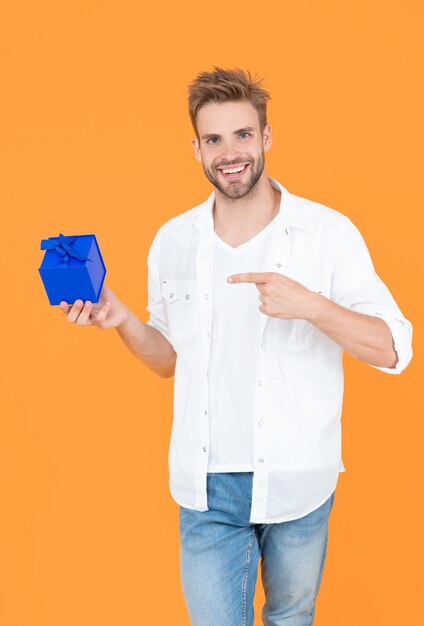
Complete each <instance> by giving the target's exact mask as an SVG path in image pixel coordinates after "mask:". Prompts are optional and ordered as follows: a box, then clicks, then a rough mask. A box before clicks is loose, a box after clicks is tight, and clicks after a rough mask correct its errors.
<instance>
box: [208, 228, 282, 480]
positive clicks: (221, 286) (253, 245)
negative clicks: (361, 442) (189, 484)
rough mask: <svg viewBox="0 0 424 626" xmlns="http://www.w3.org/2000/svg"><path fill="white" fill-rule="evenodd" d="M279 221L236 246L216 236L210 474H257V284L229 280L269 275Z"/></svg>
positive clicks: (211, 360)
mask: <svg viewBox="0 0 424 626" xmlns="http://www.w3.org/2000/svg"><path fill="white" fill-rule="evenodd" d="M276 223H277V221H276V219H275V218H273V219H272V220H271V222H269V224H267V225H266V226H265V228H263V229H262V230H261V231H259V232H258V233H257V234H256V235H255V236H254V237H253V238H251V239H249V240H248V241H246V242H244V243H242V244H241V245H240V246H237V247H236V248H233V247H232V246H230V245H229V244H227V243H226V242H225V241H223V240H222V239H221V238H220V237H218V235H217V234H216V233H215V231H214V232H213V239H214V281H213V289H214V293H213V303H214V307H213V319H212V344H211V355H210V367H209V417H210V422H209V424H210V452H209V463H208V472H253V470H254V434H253V433H254V430H253V429H254V416H255V407H254V402H255V393H254V392H255V381H256V376H257V365H258V352H259V337H260V332H259V331H260V315H261V312H260V311H259V305H260V304H261V301H260V300H259V291H258V288H257V287H256V285H255V284H254V283H237V284H231V283H228V282H227V277H228V276H230V275H231V274H239V273H243V272H265V271H269V267H266V265H265V263H266V256H267V255H266V251H267V246H269V245H270V239H269V238H270V235H271V233H272V231H273V228H274V227H275V225H276Z"/></svg>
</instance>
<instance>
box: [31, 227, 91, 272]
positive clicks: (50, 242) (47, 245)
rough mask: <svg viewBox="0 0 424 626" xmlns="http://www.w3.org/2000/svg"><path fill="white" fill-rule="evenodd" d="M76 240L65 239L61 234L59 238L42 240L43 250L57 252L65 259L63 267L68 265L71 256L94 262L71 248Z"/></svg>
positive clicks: (73, 238)
mask: <svg viewBox="0 0 424 626" xmlns="http://www.w3.org/2000/svg"><path fill="white" fill-rule="evenodd" d="M75 239H76V237H65V235H62V233H59V237H52V238H51V239H42V240H41V250H55V251H56V252H57V253H58V254H60V255H61V256H62V257H63V258H62V260H61V263H60V264H61V265H68V262H69V258H70V257H71V256H73V257H74V258H75V259H79V260H80V261H92V259H89V258H88V257H87V256H84V255H83V254H81V253H80V252H77V251H76V250H73V249H72V248H71V243H72V242H73V241H75Z"/></svg>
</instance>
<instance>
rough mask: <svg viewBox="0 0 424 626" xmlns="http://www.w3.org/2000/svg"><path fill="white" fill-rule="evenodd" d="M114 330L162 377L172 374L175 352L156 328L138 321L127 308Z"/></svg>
mask: <svg viewBox="0 0 424 626" xmlns="http://www.w3.org/2000/svg"><path fill="white" fill-rule="evenodd" d="M116 330H117V331H118V334H119V336H120V337H121V339H122V341H123V342H124V343H125V345H126V346H127V348H128V349H129V350H130V351H131V352H132V353H133V354H134V355H135V356H136V357H137V358H138V359H140V361H142V362H143V363H144V364H145V365H147V367H148V368H149V369H151V370H153V371H154V372H155V373H156V374H158V375H159V376H161V377H162V378H168V377H170V376H172V375H173V373H174V369H175V361H176V353H175V350H174V348H173V347H172V345H171V344H170V343H169V341H168V340H167V339H166V337H164V336H163V335H162V333H160V332H159V331H158V330H156V328H153V327H152V326H149V325H148V324H145V323H143V322H140V320H138V319H137V318H136V316H135V315H134V314H133V313H131V311H130V310H129V309H128V317H127V319H126V320H125V322H123V323H122V324H120V325H119V326H117V328H116Z"/></svg>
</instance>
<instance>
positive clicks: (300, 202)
mask: <svg viewBox="0 0 424 626" xmlns="http://www.w3.org/2000/svg"><path fill="white" fill-rule="evenodd" d="M292 197H293V198H294V200H295V202H296V204H297V206H298V209H299V211H300V213H301V214H302V217H303V219H304V221H305V224H306V227H307V229H308V230H309V231H311V232H314V231H315V230H316V229H317V228H318V229H321V228H323V229H326V230H327V229H332V230H334V231H339V232H340V231H343V230H345V229H346V228H349V226H350V225H351V224H352V222H351V220H350V218H349V217H348V216H347V215H345V214H344V213H342V212H341V211H338V210H337V209H334V208H333V207H331V206H328V205H327V204H324V203H322V202H318V201H317V200H311V199H310V198H306V197H303V196H298V195H294V194H292Z"/></svg>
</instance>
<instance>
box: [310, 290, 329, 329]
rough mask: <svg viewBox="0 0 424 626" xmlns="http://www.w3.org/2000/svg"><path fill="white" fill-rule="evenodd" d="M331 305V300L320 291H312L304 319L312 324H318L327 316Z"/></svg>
mask: <svg viewBox="0 0 424 626" xmlns="http://www.w3.org/2000/svg"><path fill="white" fill-rule="evenodd" d="M329 306H331V300H329V299H328V298H326V297H325V296H323V295H322V294H320V293H317V292H315V291H311V293H310V295H309V301H308V305H307V312H306V315H305V317H304V319H305V320H306V321H307V322H310V323H311V324H316V323H317V322H318V321H319V320H321V319H323V318H324V317H325V314H326V311H327V310H328V307H329Z"/></svg>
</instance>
